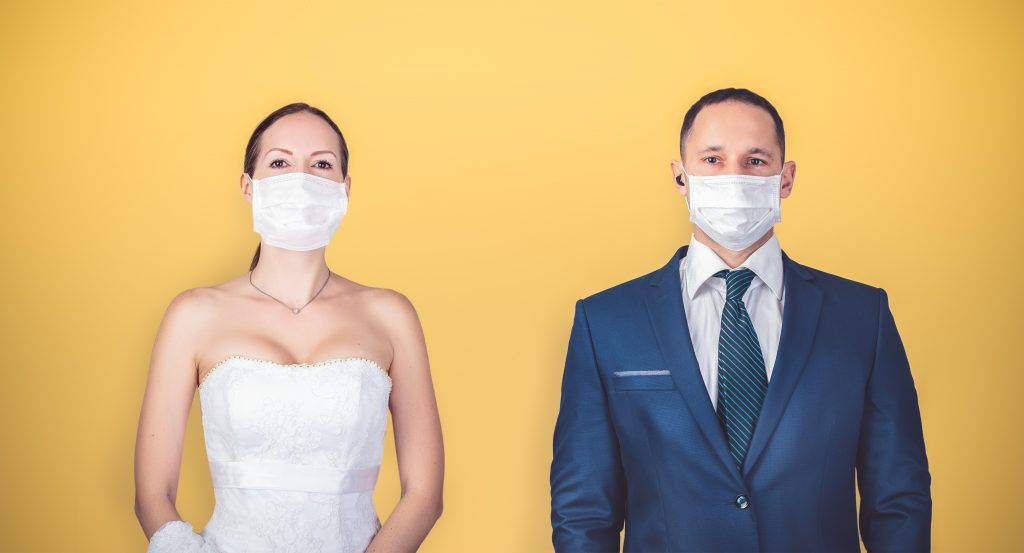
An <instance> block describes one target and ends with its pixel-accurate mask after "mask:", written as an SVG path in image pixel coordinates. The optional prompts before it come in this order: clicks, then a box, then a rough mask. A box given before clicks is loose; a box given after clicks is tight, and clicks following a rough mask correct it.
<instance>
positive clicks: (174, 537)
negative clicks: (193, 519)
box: [146, 520, 218, 553]
mask: <svg viewBox="0 0 1024 553" xmlns="http://www.w3.org/2000/svg"><path fill="white" fill-rule="evenodd" d="M146 553H218V552H217V549H216V548H214V547H213V544H211V543H208V542H207V541H206V538H204V537H203V536H201V535H199V534H197V533H195V532H193V531H192V525H191V524H190V523H188V522H185V521H184V520H169V521H167V522H165V523H164V524H163V525H162V526H160V528H157V530H156V532H153V535H152V536H150V538H149V547H147V548H146Z"/></svg>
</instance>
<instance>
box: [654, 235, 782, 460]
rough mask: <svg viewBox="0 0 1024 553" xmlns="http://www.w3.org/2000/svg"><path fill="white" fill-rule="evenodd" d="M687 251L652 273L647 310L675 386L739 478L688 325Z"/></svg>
mask: <svg viewBox="0 0 1024 553" xmlns="http://www.w3.org/2000/svg"><path fill="white" fill-rule="evenodd" d="M685 255H686V247H685V246H684V247H682V248H680V249H679V250H678V251H677V252H676V254H675V255H674V256H673V257H672V259H671V260H670V261H669V262H668V263H667V264H666V265H665V266H664V267H663V268H662V269H660V270H658V271H657V272H656V273H654V275H652V278H651V280H650V282H649V287H648V289H647V295H646V303H647V312H648V314H649V315H650V319H651V325H652V326H653V327H654V334H655V336H656V337H657V341H658V347H659V348H660V349H661V353H662V356H663V357H664V358H665V362H666V363H667V368H668V370H669V372H671V373H672V379H673V380H674V381H675V384H676V388H677V389H678V390H679V392H680V393H681V394H682V396H683V399H684V400H685V401H686V405H687V408H688V409H689V410H690V413H691V414H692V415H693V418H694V420H696V421H697V426H698V427H699V428H700V430H701V432H702V433H703V434H704V437H705V438H706V439H707V441H708V443H709V444H710V445H711V449H713V450H714V451H715V453H716V454H717V455H718V457H719V458H720V460H721V461H722V463H725V465H726V466H728V467H729V468H730V470H731V472H733V473H734V476H736V477H737V478H739V471H738V470H737V469H736V463H735V462H734V461H733V460H732V457H731V456H730V455H729V446H728V444H727V443H726V441H725V434H724V433H723V432H722V427H721V426H720V424H719V422H718V417H717V415H716V414H715V408H714V406H713V405H712V404H711V398H710V397H709V396H708V390H707V387H706V386H705V385H704V379H703V378H702V377H701V374H700V366H699V365H698V364H697V357H696V355H695V354H694V353H693V343H692V342H691V341H690V331H689V328H688V327H687V325H686V316H685V312H684V308H683V298H682V288H681V285H680V280H679V261H680V260H681V259H682V258H683V256H685ZM787 301H788V298H787ZM783 328H785V327H783Z"/></svg>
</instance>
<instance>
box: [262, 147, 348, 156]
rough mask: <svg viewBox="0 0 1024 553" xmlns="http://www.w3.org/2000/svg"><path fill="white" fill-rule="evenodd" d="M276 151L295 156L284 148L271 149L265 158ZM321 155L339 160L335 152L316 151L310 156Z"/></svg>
mask: <svg viewBox="0 0 1024 553" xmlns="http://www.w3.org/2000/svg"><path fill="white" fill-rule="evenodd" d="M274 150H277V151H279V152H284V153H286V154H288V155H294V154H293V153H292V152H291V150H285V149H284V148H271V149H269V150H267V153H266V154H264V156H263V157H267V156H268V155H270V152H273V151H274ZM320 154H331V155H332V156H334V157H335V158H337V157H338V154H335V153H334V152H332V151H330V150H317V151H315V152H313V153H311V154H309V155H311V156H318V155H320Z"/></svg>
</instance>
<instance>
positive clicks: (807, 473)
mask: <svg viewBox="0 0 1024 553" xmlns="http://www.w3.org/2000/svg"><path fill="white" fill-rule="evenodd" d="M685 255H686V248H685V247H683V248H680V249H679V250H678V251H677V252H676V254H675V255H673V256H672V259H670V260H669V262H668V263H667V264H665V266H664V267H662V268H661V269H658V270H657V271H654V272H652V273H649V274H647V275H644V276H642V277H640V278H637V279H634V280H631V281H629V282H626V283H623V284H620V285H618V286H615V287H613V288H610V289H608V290H605V291H603V292H600V293H597V294H594V295H593V296H590V297H588V298H586V299H583V300H580V301H578V302H577V303H576V315H575V321H574V323H573V326H572V333H571V337H570V339H569V352H568V355H567V359H566V363H565V374H564V376H563V379H562V399H561V409H560V411H559V414H558V421H557V423H556V425H555V433H554V459H553V461H552V463H551V524H552V528H553V533H552V538H553V541H554V546H555V549H556V550H557V551H618V550H619V534H620V531H621V530H622V528H623V524H625V530H626V532H625V544H624V551H627V552H630V551H815V552H818V551H850V552H858V551H859V543H858V533H857V508H856V495H855V491H854V490H855V488H854V486H855V477H854V476H855V473H856V476H857V478H856V486H858V487H859V491H860V499H861V508H860V531H861V533H862V536H863V539H864V543H865V545H866V547H867V549H868V551H871V552H875V551H925V550H928V549H929V548H930V530H931V494H930V486H931V476H930V474H929V472H928V461H927V458H926V456H925V448H924V438H923V436H922V430H921V416H920V411H919V409H918V403H917V392H916V390H915V389H914V381H913V378H912V377H911V374H910V367H909V366H908V363H907V357H906V353H905V351H904V349H903V344H902V342H901V341H900V337H899V334H898V333H897V330H896V324H895V322H894V321H893V317H892V314H891V312H890V311H889V306H888V299H887V297H886V294H885V291H884V290H881V289H879V288H874V287H871V286H867V285H864V284H860V283H857V282H853V281H850V280H846V279H843V278H840V277H837V276H834V275H830V274H828V273H823V272H821V271H817V270H814V269H811V268H809V267H805V266H803V265H800V264H798V263H796V262H794V261H792V260H791V259H789V257H788V256H786V255H785V253H783V266H784V286H785V290H786V292H785V293H786V303H785V308H784V310H783V316H782V333H781V337H780V342H779V351H778V355H777V360H776V362H775V367H774V368H773V373H772V378H771V382H770V383H769V385H768V393H767V396H766V397H765V402H764V405H763V407H762V410H761V414H760V417H759V419H758V422H757V426H756V428H755V431H754V436H753V438H752V442H751V444H750V449H749V451H748V453H747V460H746V464H745V465H744V470H743V473H742V474H741V472H740V471H739V469H737V467H736V465H735V463H734V462H733V461H732V459H731V458H730V456H729V451H728V447H727V444H726V439H725V435H724V433H723V431H722V428H721V426H720V425H719V422H718V419H717V418H716V416H715V411H714V407H713V406H712V404H711V399H710V398H709V397H708V392H707V389H706V388H705V386H704V381H703V380H702V378H701V375H700V370H699V368H698V365H697V360H696V358H695V356H694V353H693V347H692V345H691V343H690V334H689V331H688V330H687V326H686V316H685V313H684V311H683V302H682V297H681V294H682V291H681V287H680V281H679V261H680V259H682V256H685ZM635 370H652V371H659V370H660V371H665V370H667V371H669V374H652V375H647V376H628V377H618V376H615V375H614V374H613V373H614V372H616V371H635ZM741 495H742V496H746V497H747V498H748V501H747V502H745V504H746V508H741V505H743V504H744V501H742V500H739V501H738V500H737V498H738V497H739V496H741Z"/></svg>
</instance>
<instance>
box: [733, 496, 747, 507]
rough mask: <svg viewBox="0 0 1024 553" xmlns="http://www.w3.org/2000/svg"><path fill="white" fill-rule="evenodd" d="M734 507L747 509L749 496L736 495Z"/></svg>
mask: <svg viewBox="0 0 1024 553" xmlns="http://www.w3.org/2000/svg"><path fill="white" fill-rule="evenodd" d="M736 508H737V509H749V508H750V498H749V497H747V496H745V495H737V496H736Z"/></svg>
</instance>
